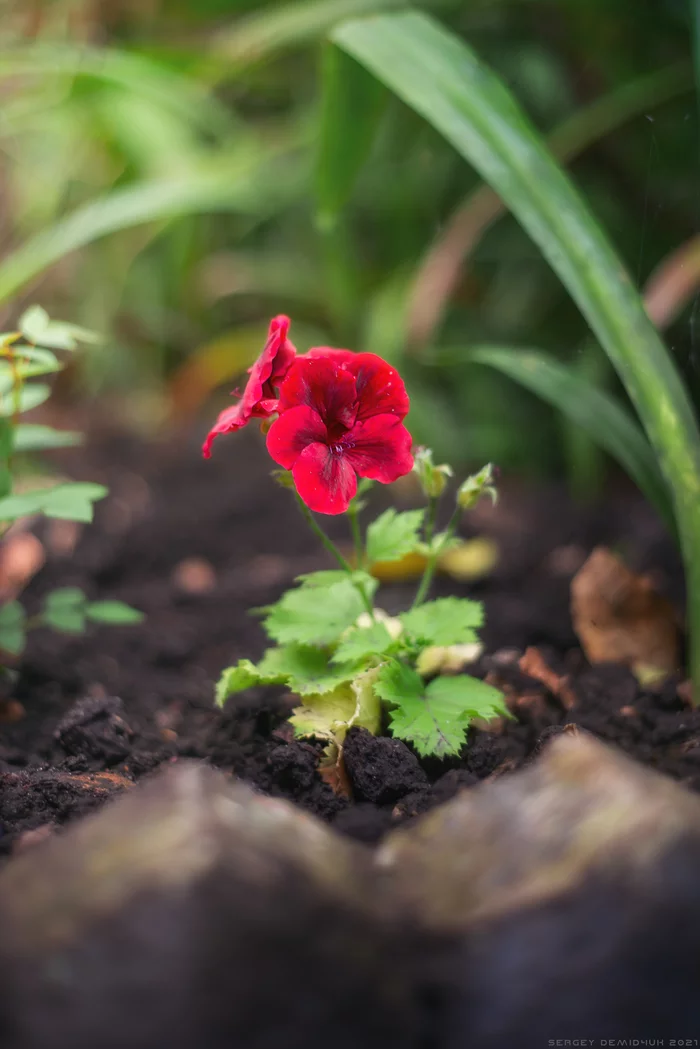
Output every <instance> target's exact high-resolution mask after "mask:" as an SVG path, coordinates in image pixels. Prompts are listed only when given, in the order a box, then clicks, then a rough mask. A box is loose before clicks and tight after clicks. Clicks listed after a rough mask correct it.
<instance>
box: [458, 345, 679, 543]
mask: <svg viewBox="0 0 700 1049" xmlns="http://www.w3.org/2000/svg"><path fill="white" fill-rule="evenodd" d="M439 359H440V360H442V354H440V355H439ZM459 359H460V360H462V361H464V360H468V361H473V362H474V363H475V364H485V365H487V366H488V367H489V368H495V369H496V370H497V371H500V372H502V373H503V374H504V375H507V376H508V378H510V379H513V380H514V381H515V382H517V383H519V384H520V385H521V386H525V387H527V389H528V390H531V391H532V392H533V393H535V394H537V396H538V397H541V398H542V400H543V401H547V402H548V403H549V404H551V405H552V407H553V408H556V409H558V410H559V411H560V412H562V413H563V414H564V415H566V416H567V418H568V419H570V420H571V421H572V422H573V423H575V424H576V426H580V427H581V429H582V430H584V431H585V432H586V433H587V434H588V436H589V437H590V438H591V440H592V441H594V442H595V443H596V444H597V445H599V446H600V447H601V448H603V449H604V450H605V451H606V452H607V453H608V454H609V455H610V456H612V458H613V459H615V460H616V461H617V462H618V463H619V464H620V466H621V467H622V468H623V470H625V471H626V472H627V473H628V474H629V476H630V477H631V478H632V480H633V481H634V482H635V484H636V485H637V486H638V487H639V488H640V489H641V491H642V492H643V493H644V494H645V495H646V497H647V499H648V500H649V502H650V503H652V504H653V505H654V506H655V507H656V509H657V510H658V512H659V515H660V516H661V517H662V518H663V520H664V522H665V523H666V525H667V527H668V529H669V531H670V533H671V534H672V535H673V534H674V533H675V522H674V517H673V507H672V505H671V500H670V497H669V493H668V488H667V487H666V482H665V481H664V479H663V477H662V476H661V473H660V471H659V467H658V464H657V462H656V456H655V455H654V451H653V449H652V447H651V445H650V444H649V442H648V440H647V439H646V437H645V436H644V434H643V433H642V431H641V430H640V428H639V426H638V425H637V423H636V422H635V421H634V419H632V418H631V416H630V415H629V413H628V412H627V411H625V409H624V408H623V407H622V405H621V404H619V403H618V401H616V400H615V399H614V397H612V396H610V394H608V393H605V392H603V391H602V390H600V389H598V388H597V387H596V386H594V385H593V384H592V383H590V382H587V381H586V380H584V379H582V378H581V376H580V375H578V374H577V373H576V372H574V371H572V370H571V368H569V367H567V366H566V365H565V364H560V363H559V361H557V360H554V359H553V358H552V357H549V356H547V355H546V354H544V353H541V352H540V351H539V350H530V349H515V348H512V347H506V346H476V347H472V348H469V349H467V350H464V351H462V352H461V353H460V354H459Z"/></svg>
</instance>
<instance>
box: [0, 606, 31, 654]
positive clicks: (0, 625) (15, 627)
mask: <svg viewBox="0 0 700 1049" xmlns="http://www.w3.org/2000/svg"><path fill="white" fill-rule="evenodd" d="M25 620H26V613H25V611H24V609H23V607H22V605H20V603H19V602H18V601H10V602H9V603H8V604H6V605H3V606H2V607H1V608H0V649H1V650H2V651H3V652H7V653H9V655H11V656H18V655H20V653H21V652H22V650H23V649H24V645H25V642H26V631H25Z"/></svg>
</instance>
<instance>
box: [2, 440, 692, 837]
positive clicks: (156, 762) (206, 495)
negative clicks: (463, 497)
mask: <svg viewBox="0 0 700 1049" xmlns="http://www.w3.org/2000/svg"><path fill="white" fill-rule="evenodd" d="M222 443H223V442H222ZM72 458H73V461H72V462H69V466H72V467H73V469H74V472H76V473H77V474H79V475H81V476H82V475H83V473H84V476H85V477H89V478H91V479H94V480H100V481H101V480H104V481H105V482H106V483H108V484H109V486H110V489H111V494H110V497H109V498H108V499H107V500H106V501H105V503H104V504H102V505H100V506H98V509H97V515H96V521H95V523H94V525H93V526H92V527H86V528H84V529H83V530H82V531H76V530H75V529H74V528H73V526H64V525H63V523H61V525H60V526H59V525H57V524H56V523H55V522H54V523H48V524H47V523H42V524H41V525H40V526H39V528H40V530H39V533H38V534H39V535H40V536H41V538H42V540H43V541H44V544H45V547H46V549H47V563H46V565H45V567H44V568H43V569H42V570H41V572H40V573H39V574H38V575H37V576H36V577H35V579H34V580H33V582H32V583H31V585H30V586H29V588H28V589H27V591H26V592H25V594H24V596H23V601H24V602H25V604H26V605H27V608H28V610H29V611H30V613H31V611H32V609H33V608H35V607H36V606H37V605H38V603H39V601H40V599H41V597H42V595H44V594H45V593H46V592H48V591H50V590H52V589H54V588H56V587H59V586H79V587H81V588H83V589H84V590H85V591H86V592H87V594H88V595H89V596H90V597H91V598H95V597H107V596H109V597H117V598H120V599H122V600H124V601H127V602H129V603H130V604H132V605H134V606H136V607H137V608H140V609H142V610H143V611H144V612H145V613H146V616H147V619H146V622H145V623H144V624H143V625H141V626H130V627H123V628H115V627H104V628H96V627H93V628H91V631H90V633H89V634H88V635H85V636H77V637H71V636H68V635H64V634H57V633H53V632H50V631H48V630H46V629H39V630H37V631H36V632H34V633H33V634H32V636H31V639H30V642H29V645H28V648H27V650H26V653H25V655H24V657H23V659H22V661H21V666H20V674H19V680H18V682H17V684H16V686H15V688H14V690H13V691H12V693H11V698H12V699H14V700H16V701H17V702H18V703H19V704H21V709H20V708H18V707H17V706H16V704H13V705H8V704H6V705H5V706H4V707H3V708H2V709H3V710H4V712H5V716H6V718H7V719H8V720H5V721H4V722H3V723H2V724H0V783H1V785H2V789H1V790H0V852H2V853H5V854H7V853H9V852H10V851H12V849H13V848H14V847H15V845H16V843H18V842H20V843H23V842H28V841H31V840H32V838H33V837H34V838H35V837H36V836H41V835H43V834H46V833H49V831H48V830H45V829H43V828H47V827H50V826H52V825H53V824H61V823H64V822H65V821H66V820H69V819H71V818H73V817H74V816H76V815H78V814H80V813H82V812H84V811H87V810H88V809H90V808H94V807H95V806H97V805H99V804H101V803H102V802H103V801H104V800H106V799H107V798H109V797H111V796H112V795H113V794H114V793H115V792H118V791H120V790H123V789H128V787H129V785H130V784H131V783H132V782H133V781H136V780H138V779H139V778H141V777H142V776H144V775H145V774H148V773H150V772H152V771H153V770H154V769H156V768H157V767H159V766H161V765H164V764H169V763H173V762H176V761H178V760H180V759H183V758H198V759H203V760H205V761H207V762H209V763H211V764H212V765H213V766H215V767H216V768H220V769H223V770H225V771H229V772H232V773H233V774H235V775H236V776H238V777H241V778H242V779H244V780H246V781H248V782H249V783H251V784H252V785H253V786H254V787H256V788H258V789H259V790H261V791H263V792H265V793H269V794H272V795H276V796H280V797H285V798H287V799H290V800H292V801H294V802H295V803H297V804H298V805H300V806H302V807H303V808H304V809H306V810H308V811H311V812H313V813H314V814H316V815H317V816H320V817H321V818H323V819H326V820H328V821H330V822H332V823H333V825H334V826H335V827H336V829H338V830H340V831H342V832H344V833H347V834H349V835H351V836H353V837H355V838H358V839H360V840H362V841H366V842H374V841H377V840H378V839H379V838H380V837H381V836H382V835H383V834H384V833H385V832H386V831H388V830H389V829H390V828H391V827H394V826H397V825H399V824H401V823H403V822H405V821H407V820H410V819H412V818H413V817H415V816H416V815H418V814H420V813H423V812H425V811H427V810H428V809H430V808H432V807H433V806H435V805H437V804H439V803H441V802H443V801H445V800H447V799H448V798H450V797H451V796H453V795H454V794H455V792H456V791H457V790H458V789H460V788H462V787H469V786H472V785H474V784H476V783H477V782H479V781H480V780H484V779H486V778H489V777H497V776H500V775H503V774H506V773H508V772H510V771H512V770H515V769H517V768H518V767H520V766H522V765H523V764H524V763H527V762H528V761H529V760H530V759H531V758H532V757H533V756H534V755H535V754H537V753H538V751H539V750H540V749H541V746H542V744H543V742H544V741H545V740H546V739H548V738H550V737H551V736H552V735H555V734H557V733H559V732H561V731H575V726H578V727H579V728H582V729H586V730H588V731H590V732H592V733H593V734H595V735H597V736H599V737H600V738H602V739H604V740H607V741H609V742H612V743H615V744H617V745H618V746H620V747H621V748H622V749H623V750H624V751H626V752H627V753H628V754H630V755H631V756H633V757H635V758H637V759H638V760H640V761H642V762H645V763H648V764H650V765H652V766H653V767H655V768H657V769H659V770H660V771H662V772H665V773H667V774H669V775H671V776H673V777H674V778H676V779H678V780H680V781H682V782H684V783H685V784H686V785H687V786H689V787H690V788H692V789H700V713H699V712H695V711H693V710H692V709H691V708H690V707H689V706H688V703H687V699H686V698H684V695H683V690H681V693H678V692H677V688H676V686H677V684H678V683H679V682H678V681H677V680H673V681H669V682H667V683H666V684H665V685H664V686H663V687H662V688H661V689H660V690H659V691H656V692H652V691H649V690H644V689H642V688H641V687H640V686H639V685H638V684H637V682H636V680H635V678H634V677H633V676H632V674H631V673H630V672H629V671H627V670H626V669H625V668H623V667H620V666H616V665H600V666H597V667H591V666H590V665H589V664H588V663H587V661H586V659H585V657H584V656H583V654H582V652H581V650H580V649H579V647H578V643H577V639H576V637H575V635H574V632H573V628H572V625H571V619H570V615H569V586H570V582H571V578H572V576H573V574H574V573H575V572H576V571H577V569H578V568H579V567H580V565H581V564H582V563H583V561H584V559H585V557H586V554H587V553H588V552H589V551H590V550H591V549H592V548H593V547H594V546H595V545H597V544H600V543H608V544H611V545H617V546H618V547H619V548H620V549H621V550H622V551H623V552H624V554H625V556H626V558H627V560H628V561H629V563H630V565H631V566H632V567H633V568H635V569H644V570H646V571H649V570H651V571H652V572H653V573H654V577H655V582H656V583H657V585H658V586H659V588H660V589H661V590H662V591H665V592H666V593H667V594H668V595H669V596H670V597H671V599H672V600H673V601H674V602H675V603H676V604H677V605H680V603H681V601H682V592H681V582H680V579H681V573H680V566H679V564H678V561H677V558H676V556H675V554H674V552H673V548H672V546H671V545H670V544H669V542H668V541H667V540H666V539H665V537H664V534H663V529H662V528H661V526H660V525H659V524H658V522H657V521H656V519H655V517H654V515H653V513H652V512H651V511H650V510H649V509H648V507H647V506H646V505H645V504H644V503H643V502H642V501H641V499H639V498H638V497H637V496H636V495H635V494H634V493H633V492H631V491H630V490H629V489H628V488H627V487H626V486H624V485H622V484H621V485H620V486H619V488H616V490H615V491H612V492H610V493H609V494H608V497H607V498H606V500H605V502H604V503H603V504H601V505H599V506H597V507H594V508H591V507H582V506H578V505H575V504H573V503H572V502H571V501H570V500H569V499H568V498H567V497H566V495H565V494H564V493H563V491H562V490H561V489H560V488H557V487H542V486H539V485H536V484H532V485H530V486H524V485H522V484H519V485H514V484H510V483H508V481H507V479H506V481H505V482H504V484H503V489H502V492H503V494H502V499H501V501H500V502H499V504H498V506H497V507H496V508H495V509H490V508H487V507H486V506H485V505H484V504H482V505H481V507H480V508H479V509H478V510H477V511H476V512H475V513H472V514H471V515H469V521H468V524H467V527H468V528H469V529H471V530H472V534H473V533H474V532H476V531H478V532H479V533H480V534H489V535H491V536H493V537H494V539H495V540H496V542H497V543H498V547H499V559H498V563H497V565H496V568H495V569H494V570H493V572H491V573H490V574H489V575H488V576H487V577H486V578H485V579H483V580H482V581H480V582H476V583H473V584H469V585H468V586H467V585H466V584H459V583H456V582H454V581H452V580H448V579H445V578H441V579H439V580H438V583H437V585H436V593H444V594H448V593H455V594H459V595H460V596H466V595H467V594H468V595H469V596H478V597H479V598H480V599H483V600H484V602H485V605H486V616H487V619H486V628H485V630H484V632H483V636H484V641H485V653H484V655H483V656H482V657H481V659H480V660H479V662H478V664H476V667H475V668H474V669H471V668H470V672H473V673H476V674H477V675H478V676H487V675H488V677H489V680H490V681H491V682H492V683H494V684H496V685H498V686H499V687H502V688H503V689H504V690H505V691H506V693H507V695H508V697H509V704H510V706H511V709H512V711H513V712H514V713H515V715H516V720H515V721H513V722H511V723H506V724H505V725H504V726H500V727H497V728H496V729H495V730H493V731H481V730H479V729H473V730H471V731H470V735H469V743H468V746H467V747H466V748H465V749H464V751H463V753H462V754H461V756H460V757H459V758H451V759H448V760H444V761H439V760H436V759H425V760H419V759H418V758H417V757H416V756H415V755H414V753H413V752H412V751H411V749H410V748H409V747H407V746H406V745H404V744H403V743H401V742H400V741H398V740H391V739H389V738H387V737H379V738H376V739H375V738H372V737H370V736H369V735H368V734H366V733H364V732H362V731H356V730H353V731H352V732H351V734H350V736H349V737H348V740H347V743H346V748H345V753H346V764H347V770H348V774H349V779H350V784H351V787H352V793H353V797H352V800H348V799H347V798H345V797H343V796H339V795H337V794H335V793H334V792H333V791H332V790H331V788H330V786H328V785H327V784H326V783H325V782H323V781H322V780H321V779H320V777H319V776H318V774H317V771H316V765H317V760H318V756H319V753H320V746H315V745H313V744H311V743H308V742H300V741H294V740H293V738H292V735H291V731H290V728H289V726H288V725H287V724H286V718H287V717H288V715H289V713H290V709H291V708H290V705H289V702H288V701H287V699H286V698H285V695H284V693H283V691H282V690H280V689H257V690H250V691H249V692H247V693H244V694H242V695H241V696H240V697H234V698H233V699H232V700H230V701H229V703H228V704H227V706H226V709H225V711H223V712H221V711H218V710H216V709H215V708H214V706H213V688H214V683H215V681H216V679H217V677H218V675H219V673H220V671H221V670H222V668H223V667H225V666H227V665H229V664H230V663H232V662H234V661H235V660H237V659H238V658H241V657H244V656H251V657H253V658H254V657H256V656H257V655H259V654H260V653H261V652H262V649H263V648H264V637H263V633H262V630H261V629H260V627H259V625H258V623H257V621H256V620H255V618H253V617H251V616H250V614H249V612H248V609H250V608H251V607H254V606H260V605H264V604H266V603H268V602H270V601H272V600H275V599H276V598H277V597H278V596H279V594H280V592H281V591H282V590H283V589H285V588H286V587H288V586H289V585H290V584H291V583H292V581H293V579H294V578H295V576H297V575H299V574H300V573H302V572H308V571H310V570H313V569H315V568H319V567H323V564H324V562H323V561H322V560H321V557H320V556H319V554H318V553H317V550H316V541H315V539H314V537H313V536H312V535H311V534H309V533H308V532H307V530H306V526H305V524H304V522H303V521H302V520H301V518H300V517H299V516H298V515H297V513H296V510H295V508H294V505H293V502H292V500H291V497H290V494H289V493H288V492H285V491H283V490H281V489H279V488H277V487H275V486H274V485H272V484H270V481H269V476H268V475H269V460H268V459H267V457H266V456H265V452H264V448H263V447H262V444H261V442H260V441H259V438H258V435H257V434H255V433H246V434H244V435H240V436H239V438H238V440H237V441H236V443H235V445H234V444H233V443H230V444H229V446H228V447H227V448H224V447H221V448H220V449H217V454H216V455H215V457H214V459H213V460H212V461H211V462H209V463H203V462H202V460H201V459H200V458H199V455H198V449H196V448H195V447H193V446H192V445H188V446H185V445H184V444H180V443H178V442H175V441H171V442H167V443H163V444H161V445H157V446H152V447H144V446H143V445H141V444H139V443H138V442H136V441H133V440H131V439H124V438H115V437H114V436H111V437H96V438H95V440H94V441H93V442H92V446H91V451H90V453H89V456H87V457H85V456H84V455H81V454H79V453H72ZM88 459H90V460H91V461H89V462H88V461H87V460H88ZM343 524H344V522H343V521H332V525H336V526H337V528H336V531H335V536H336V537H337V538H338V539H339V540H342V539H343V538H344V537H343V535H342V527H343ZM331 531H333V529H332V528H331ZM73 544H74V545H73ZM414 586H415V583H413V582H400V583H394V584H392V585H390V586H386V587H384V588H383V589H382V590H381V591H380V593H379V595H378V598H377V603H378V605H379V606H381V607H383V608H385V609H387V610H388V611H389V612H392V611H394V610H395V609H398V608H400V607H402V606H405V604H406V598H407V596H408V594H409V593H410V590H411V589H412V588H413V587H414ZM532 646H535V647H536V648H537V649H538V650H539V653H540V654H541V655H542V656H543V658H544V660H545V661H546V663H547V665H548V666H549V667H550V668H551V669H552V670H553V671H554V672H555V674H556V675H558V676H559V677H561V676H565V677H566V679H567V691H566V696H565V698H564V699H561V698H558V697H557V696H556V695H555V694H554V693H553V692H551V691H549V690H548V689H547V688H546V687H545V685H543V684H542V682H541V681H539V680H538V679H537V678H536V677H532V676H530V675H528V674H526V673H524V672H523V670H522V669H521V667H520V666H519V663H520V659H521V657H522V656H523V654H524V653H525V651H526V650H527V649H528V648H529V647H532ZM8 696H9V693H8ZM18 715H21V716H19V717H18V720H14V721H12V720H9V718H10V717H17V716H18ZM33 831H36V832H38V834H37V835H33V836H31V837H30V836H29V835H28V834H27V832H33Z"/></svg>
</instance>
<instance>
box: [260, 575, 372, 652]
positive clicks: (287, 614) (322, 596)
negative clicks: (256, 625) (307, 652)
mask: <svg viewBox="0 0 700 1049" xmlns="http://www.w3.org/2000/svg"><path fill="white" fill-rule="evenodd" d="M363 609H364V605H363V603H362V598H361V597H360V595H359V594H358V592H357V590H356V589H355V587H354V586H353V585H352V583H351V582H350V581H349V579H343V580H341V581H340V582H338V583H334V584H333V585H332V586H329V587H326V588H324V589H323V590H320V589H318V588H315V587H300V588H299V589H298V590H288V591H287V593H286V594H284V595H283V597H282V598H281V599H280V600H279V601H278V602H277V604H275V605H272V606H271V608H269V609H268V610H267V613H266V616H265V620H264V626H265V630H266V631H267V633H268V634H269V636H270V637H271V638H272V640H273V641H277V642H279V644H281V645H286V644H289V643H290V642H293V641H299V642H301V643H302V644H310V645H329V644H332V643H333V642H334V641H337V639H338V638H339V637H340V635H341V634H342V633H343V631H344V630H347V628H348V627H349V626H352V625H353V624H354V623H355V622H356V620H357V618H358V616H360V615H361V613H362V611H363Z"/></svg>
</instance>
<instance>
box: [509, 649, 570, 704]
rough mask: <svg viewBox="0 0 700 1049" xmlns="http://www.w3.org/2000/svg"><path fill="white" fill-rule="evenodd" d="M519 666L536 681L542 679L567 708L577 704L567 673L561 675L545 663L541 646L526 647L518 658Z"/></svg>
mask: <svg viewBox="0 0 700 1049" xmlns="http://www.w3.org/2000/svg"><path fill="white" fill-rule="evenodd" d="M518 667H519V668H520V670H522V672H523V674H527V676H528V677H531V678H534V679H535V681H540V682H541V683H542V684H543V685H544V686H545V688H547V689H549V691H550V692H551V693H552V695H554V696H556V697H557V699H559V700H560V701H561V705H562V706H563V707H564V708H565V709H566V710H571V708H572V707H573V706H574V705H575V703H576V696H575V695H574V694H573V692H572V691H571V689H570V687H569V679H568V677H567V676H566V675H559V674H557V673H556V672H555V671H554V670H552V668H551V667H550V666H548V665H547V663H545V660H544V656H543V655H542V653H541V652H540V650H539V648H535V647H534V646H530V648H526V649H525V652H524V654H523V655H522V656H521V657H520V659H519V660H518Z"/></svg>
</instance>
